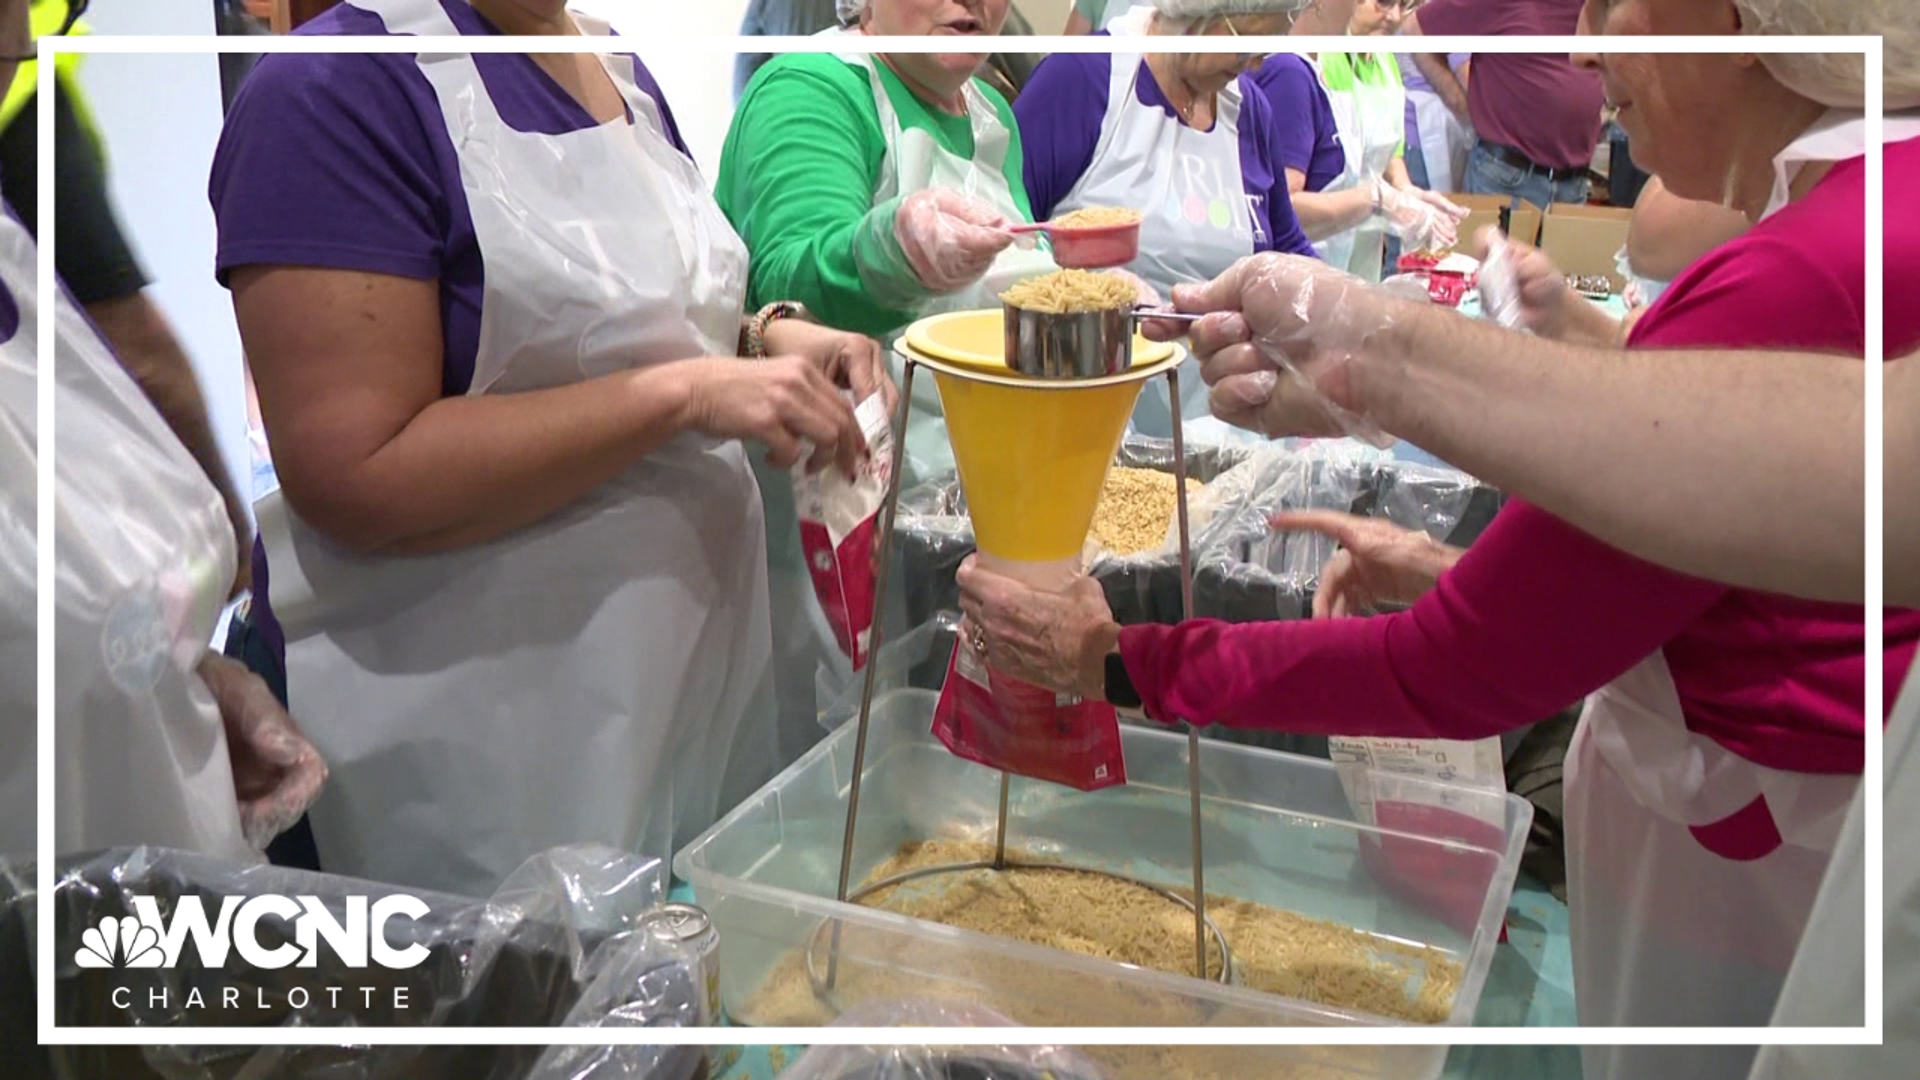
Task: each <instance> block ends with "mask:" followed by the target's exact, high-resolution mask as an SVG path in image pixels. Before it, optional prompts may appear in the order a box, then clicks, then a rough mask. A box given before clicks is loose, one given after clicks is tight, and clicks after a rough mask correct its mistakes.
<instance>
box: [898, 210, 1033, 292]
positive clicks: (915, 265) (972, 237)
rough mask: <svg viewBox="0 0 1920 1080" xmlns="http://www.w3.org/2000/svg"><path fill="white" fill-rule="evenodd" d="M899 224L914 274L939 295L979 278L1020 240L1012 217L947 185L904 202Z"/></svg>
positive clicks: (959, 288)
mask: <svg viewBox="0 0 1920 1080" xmlns="http://www.w3.org/2000/svg"><path fill="white" fill-rule="evenodd" d="M893 223H894V235H895V236H896V237H898V239H899V242H900V251H901V253H902V254H903V255H905V256H906V260H907V265H908V266H909V267H911V268H912V270H913V275H914V277H916V278H918V279H920V284H921V285H922V286H924V287H925V288H927V289H929V290H931V291H933V292H934V293H951V292H958V291H960V290H961V289H964V288H966V287H967V286H969V285H971V284H973V283H974V282H976V281H979V280H980V279H981V278H982V277H984V276H986V273H987V270H988V268H989V267H991V266H992V265H993V260H994V259H996V258H998V257H999V255H1000V253H1001V252H1002V251H1005V250H1006V249H1007V248H1008V246H1009V245H1011V244H1012V243H1013V239H1014V237H1013V234H1012V233H1011V232H1008V231H1007V229H1008V227H1009V226H1011V225H1012V224H1013V223H1012V222H1010V221H1008V220H1007V217H1006V215H1004V214H1002V213H1000V211H998V210H995V209H994V208H993V207H992V206H989V205H987V204H986V203H984V202H981V201H980V200H979V199H976V198H973V197H972V196H968V195H962V194H960V193H959V192H957V191H948V190H947V189H945V188H927V189H925V190H922V191H916V192H914V193H913V194H911V195H908V196H907V197H906V198H904V199H902V200H900V209H899V210H897V211H895V212H894V218H893Z"/></svg>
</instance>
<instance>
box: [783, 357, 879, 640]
mask: <svg viewBox="0 0 1920 1080" xmlns="http://www.w3.org/2000/svg"><path fill="white" fill-rule="evenodd" d="M853 415H854V419H855V420H857V421H858V422H859V424H860V431H861V433H862V434H864V435H865V436H866V439H867V450H868V457H867V461H866V463H865V464H864V465H862V466H861V469H860V475H859V476H857V477H855V478H854V479H852V480H849V479H847V477H846V476H845V475H843V474H842V473H841V472H840V470H838V469H836V468H826V469H822V470H821V471H819V472H817V473H813V474H808V473H807V472H806V469H805V467H804V465H797V466H795V467H794V471H793V503H794V511H795V515H796V516H797V517H798V518H799V519H800V548H801V551H802V552H803V553H804V555H805V557H806V560H807V572H808V574H809V575H811V576H812V578H813V592H814V595H815V596H817V597H819V599H820V607H821V609H822V610H823V611H825V612H826V616H827V625H828V626H830V627H832V628H833V638H834V641H835V643H837V644H838V645H839V646H840V651H841V652H843V653H845V654H846V655H847V657H848V658H849V659H851V660H852V661H853V670H855V671H859V670H860V669H861V668H862V667H863V666H865V664H866V662H867V646H868V643H869V641H870V639H871V637H872V634H873V594H874V569H875V568H874V542H875V534H876V533H877V532H878V530H879V527H880V510H881V508H882V507H883V506H884V505H886V501H887V485H888V484H889V483H890V482H891V480H892V473H893V420H892V418H891V417H889V416H888V415H887V407H886V401H885V399H884V398H882V397H881V396H880V395H879V394H874V395H872V396H871V397H869V398H867V400H865V401H863V402H861V403H860V404H859V405H857V406H856V407H855V408H854V410H853Z"/></svg>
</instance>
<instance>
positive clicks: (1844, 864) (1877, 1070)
mask: <svg viewBox="0 0 1920 1080" xmlns="http://www.w3.org/2000/svg"><path fill="white" fill-rule="evenodd" d="M1883 123H1884V128H1883V133H1884V137H1885V141H1886V142H1889V143H1894V142H1903V141H1905V140H1907V139H1912V138H1916V137H1920V115H1916V114H1914V113H1911V112H1908V113H1899V114H1895V115H1892V116H1888V117H1886V118H1885V120H1884V122H1883ZM1867 140H1868V132H1867V128H1866V122H1865V121H1864V119H1862V118H1861V117H1860V115H1859V114H1858V113H1847V112H1842V111H1839V110H1836V111H1834V112H1830V113H1828V114H1827V116H1826V117H1824V118H1822V119H1821V120H1820V121H1819V122H1818V123H1816V124H1815V125H1814V126H1813V127H1812V128H1810V129H1809V130H1808V131H1807V132H1806V133H1805V134H1803V135H1802V136H1801V137H1800V138H1798V139H1796V140H1794V142H1793V143H1792V144H1790V145H1789V146H1788V147H1787V148H1786V149H1785V150H1783V151H1782V152H1781V153H1780V155H1779V156H1778V157H1776V158H1775V159H1774V188H1773V197H1772V199H1771V200H1770V201H1769V202H1768V205H1767V216H1771V215H1772V214H1773V213H1775V212H1776V211H1778V210H1779V209H1780V208H1781V207H1783V206H1785V205H1786V203H1787V196H1788V191H1789V187H1790V185H1791V183H1792V180H1793V177H1794V176H1795V175H1796V174H1797V173H1798V172H1799V171H1800V169H1801V167H1802V166H1804V165H1806V164H1808V163H1810V162H1820V161H1844V160H1849V159H1851V158H1855V157H1859V156H1861V155H1862V154H1864V153H1866V151H1867V148H1868V145H1869V143H1868V141H1867ZM1883 765H1884V771H1883V782H1884V783H1885V784H1886V797H1885V801H1884V802H1883V803H1882V804H1881V810H1882V815H1881V820H1882V821H1883V822H1885V824H1884V825H1883V826H1882V836H1883V838H1885V837H1892V838H1894V840H1893V841H1892V842H1884V843H1883V848H1884V851H1885V856H1886V857H1885V859H1884V862H1883V864H1882V871H1881V872H1882V875H1883V877H1882V890H1883V896H1884V903H1885V908H1884V913H1883V918H1882V925H1883V927H1884V932H1885V937H1884V939H1883V940H1882V942H1881V963H1882V965H1883V966H1882V969H1881V975H1882V979H1881V982H1882V995H1883V996H1882V998H1881V1011H1882V1014H1883V1016H1884V1017H1885V1020H1886V1023H1885V1028H1884V1031H1883V1034H1884V1035H1885V1038H1886V1045H1884V1046H1849V1047H1839V1046H1834V1047H1811V1046H1805V1047H1766V1048H1764V1049H1762V1050H1761V1051H1760V1054H1759V1058H1758V1060H1756V1061H1755V1063H1754V1067H1753V1074H1752V1080H1829V1078H1833V1077H1849V1078H1851V1077H1856V1076H1858V1077H1867V1076H1873V1077H1880V1076H1888V1077H1891V1076H1897V1075H1899V1074H1900V1072H1901V1071H1903V1069H1906V1070H1910V1068H1911V1061H1912V1059H1913V1057H1914V1055H1915V1053H1920V1029H1916V1028H1915V1027H1914V1024H1913V1018H1914V1016H1915V1015H1920V858H1916V857H1915V854H1916V849H1915V847H1914V846H1913V845H1912V844H1911V843H1905V842H1901V840H1900V837H1901V835H1902V834H1901V832H1900V830H1901V828H1903V826H1904V824H1905V823H1908V822H1912V821H1915V820H1920V663H1917V664H1915V665H1914V667H1913V668H1912V669H1910V670H1909V671H1908V672H1907V677H1906V684H1905V686H1904V687H1903V688H1902V690H1901V694H1900V698H1899V701H1898V702H1897V703H1896V704H1895V706H1894V708H1893V712H1892V714H1891V717H1890V719H1889V720H1888V721H1887V727H1886V743H1885V754H1884V760H1883ZM1863 810H1864V804H1863V803H1862V802H1861V801H1860V800H1858V799H1856V800H1855V802H1854V805H1853V807H1852V810H1851V812H1850V813H1849V814H1848V816H1847V822H1846V828H1845V831H1844V833H1843V835H1842V837H1841V840H1840V843H1839V845H1838V847H1837V848H1836V850H1835V852H1834V857H1833V861H1832V863H1831V864H1830V865H1829V866H1828V867H1827V875H1826V880H1825V882H1824V883H1823V884H1822V886H1821V889H1820V894H1819V897H1818V899H1817V900H1816V901H1815V904H1814V909H1813V916H1812V918H1810V919H1809V921H1808V930H1807V934H1806V936H1805V937H1804V938H1803V939H1802V940H1801V942H1800V949H1799V952H1798V953H1797V954H1796V955H1795V957H1794V961H1793V968H1792V970H1791V971H1790V972H1789V973H1788V975H1787V979H1786V984H1785V985H1784V986H1783V987H1782V988H1781V992H1780V1001H1779V1004H1778V1006H1777V1007H1776V1009H1775V1011H1774V1014H1773V1023H1774V1025H1775V1026H1778V1027H1818V1026H1856V1025H1858V1024H1860V1023H1861V1022H1862V1020H1863V1017H1864V1014H1865V1009H1866V1002H1865V999H1864V989H1863V988H1864V986H1865V981H1866V969H1865V966H1864V958H1865V950H1866V939H1865V938H1864V936H1863V935H1862V932H1861V928H1860V913H1861V911H1862V909H1863V908H1864V906H1865V903H1866V871H1865V868H1864V858H1865V854H1866V851H1865V835H1864V821H1863V819H1862V813H1863ZM1902 1061H1906V1062H1908V1063H1909V1064H1908V1065H1906V1066H1902V1065H1900V1064H1899V1063H1900V1062H1902Z"/></svg>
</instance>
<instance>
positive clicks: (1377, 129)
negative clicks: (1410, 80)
mask: <svg viewBox="0 0 1920 1080" xmlns="http://www.w3.org/2000/svg"><path fill="white" fill-rule="evenodd" d="M1322 63H1324V60H1323V61H1322ZM1355 64H1356V67H1355V69H1354V70H1353V71H1352V73H1351V74H1352V80H1353V84H1352V88H1351V89H1350V90H1334V89H1333V88H1332V87H1328V88H1327V102H1328V104H1329V105H1331V106H1332V108H1333V117H1334V122H1335V125H1336V126H1337V127H1338V129H1339V131H1340V143H1341V146H1342V147H1343V148H1344V149H1345V151H1346V168H1345V169H1344V170H1342V172H1341V174H1340V178H1339V179H1338V180H1335V181H1334V182H1333V183H1331V184H1329V185H1327V190H1328V191H1345V190H1347V189H1349V188H1354V187H1358V186H1360V185H1361V184H1364V183H1368V182H1371V181H1372V180H1375V179H1378V178H1380V177H1383V176H1385V175H1386V171H1387V166H1388V165H1390V164H1392V163H1393V152H1394V149H1395V148H1396V147H1398V146H1399V145H1400V141H1401V140H1402V139H1403V138H1404V137H1405V135H1406V100H1405V98H1404V96H1402V95H1401V94H1398V93H1395V92H1394V90H1393V89H1392V88H1391V87H1386V86H1377V85H1374V84H1372V83H1369V82H1366V81H1364V80H1362V79H1361V78H1360V73H1359V71H1358V69H1357V58H1356V61H1355ZM1320 82H1321V85H1322V86H1326V85H1327V83H1326V76H1325V74H1324V73H1323V74H1322V75H1321V79H1320ZM1386 235H1387V233H1386V226H1385V225H1383V224H1381V223H1380V222H1379V221H1377V220H1369V221H1367V222H1366V223H1364V224H1361V225H1359V226H1356V227H1355V228H1352V229H1349V230H1347V231H1346V232H1343V233H1340V234H1339V235H1337V236H1333V237H1329V238H1328V239H1326V240H1324V241H1322V242H1321V243H1320V254H1321V256H1322V257H1323V258H1324V259H1326V261H1327V264H1328V265H1330V266H1333V267H1335V268H1337V269H1341V270H1345V271H1347V272H1348V273H1350V274H1354V275H1355V276H1357V277H1361V278H1364V279H1366V280H1368V281H1379V280H1380V278H1381V275H1382V273H1383V270H1384V262H1385V255H1386Z"/></svg>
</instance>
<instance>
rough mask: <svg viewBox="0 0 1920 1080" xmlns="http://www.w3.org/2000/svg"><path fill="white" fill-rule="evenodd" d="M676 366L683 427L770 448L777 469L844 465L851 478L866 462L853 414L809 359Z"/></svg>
mask: <svg viewBox="0 0 1920 1080" xmlns="http://www.w3.org/2000/svg"><path fill="white" fill-rule="evenodd" d="M677 366H678V369H679V371H680V372H682V373H683V376H684V379H685V387H684V390H683V393H684V405H683V409H684V415H683V417H682V420H683V423H684V425H685V426H686V427H688V428H691V429H692V430H695V431H698V432H700V433H702V434H705V435H710V436H712V437H714V438H716V439H742V440H747V439H751V440H754V441H757V442H760V443H764V444H766V447H767V463H768V464H770V465H772V466H773V467H774V468H776V469H789V468H792V467H793V466H794V465H795V464H797V463H798V462H799V461H800V460H801V459H802V458H805V459H806V462H807V470H808V471H809V472H819V471H820V470H821V469H824V468H826V467H827V465H828V464H829V463H837V464H838V465H839V466H840V468H841V470H842V471H843V472H845V473H846V474H847V475H848V476H849V477H851V476H853V475H854V474H855V472H856V471H857V470H858V468H859V466H860V462H861V460H862V459H863V458H864V457H865V456H866V452H867V443H866V439H865V438H864V437H863V436H862V435H861V433H860V425H859V423H858V422H856V421H855V420H854V418H853V406H852V405H849V404H847V399H846V398H844V397H842V396H841V394H840V390H839V388H838V387H836V386H834V384H833V380H832V379H830V378H828V377H827V374H826V372H824V371H822V370H821V369H820V367H819V365H818V364H816V363H815V362H814V361H813V360H810V359H808V358H807V357H804V356H774V357H771V358H769V359H766V360H740V359H735V358H732V357H702V358H700V359H696V360H683V361H680V363H679V364H678V365H677Z"/></svg>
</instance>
